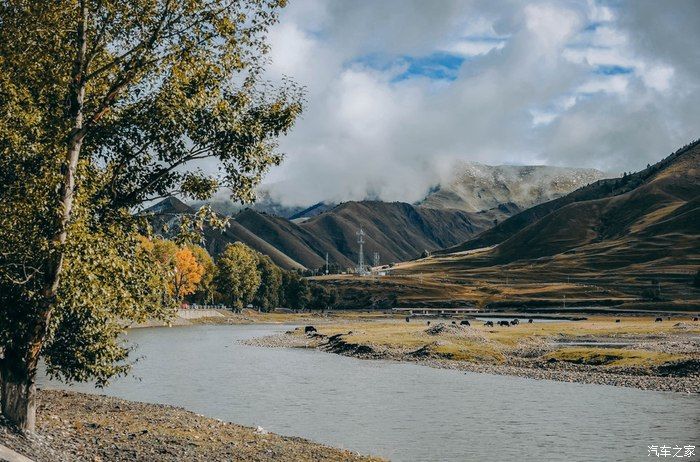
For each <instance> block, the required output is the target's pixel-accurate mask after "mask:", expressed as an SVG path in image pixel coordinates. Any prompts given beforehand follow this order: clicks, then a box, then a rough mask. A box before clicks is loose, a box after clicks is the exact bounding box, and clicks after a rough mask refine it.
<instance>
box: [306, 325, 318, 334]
mask: <svg viewBox="0 0 700 462" xmlns="http://www.w3.org/2000/svg"><path fill="white" fill-rule="evenodd" d="M310 332H316V328H315V327H314V326H306V327H304V333H305V334H308V333H310Z"/></svg>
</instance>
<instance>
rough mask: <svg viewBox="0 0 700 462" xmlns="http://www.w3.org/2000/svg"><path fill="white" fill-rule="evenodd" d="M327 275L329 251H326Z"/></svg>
mask: <svg viewBox="0 0 700 462" xmlns="http://www.w3.org/2000/svg"><path fill="white" fill-rule="evenodd" d="M326 275H328V252H326Z"/></svg>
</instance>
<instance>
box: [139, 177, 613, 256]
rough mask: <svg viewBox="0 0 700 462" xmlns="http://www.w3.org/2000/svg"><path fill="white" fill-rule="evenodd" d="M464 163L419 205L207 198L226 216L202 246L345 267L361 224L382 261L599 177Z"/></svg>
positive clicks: (172, 202)
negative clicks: (241, 246)
mask: <svg viewBox="0 0 700 462" xmlns="http://www.w3.org/2000/svg"><path fill="white" fill-rule="evenodd" d="M463 167H464V168H463V170H462V171H461V173H460V175H459V176H458V177H456V178H455V179H454V181H453V182H452V183H450V184H449V185H448V186H445V187H444V188H442V189H437V190H435V191H433V192H432V193H431V194H430V195H429V196H428V197H427V198H426V200H425V201H423V203H421V204H418V205H411V204H407V203H404V202H382V201H374V200H364V201H350V202H344V203H341V204H338V205H334V204H328V203H324V202H318V203H316V204H314V205H312V206H310V207H307V208H303V207H297V208H289V207H284V206H282V205H280V204H277V203H275V201H273V200H272V199H271V195H270V194H269V193H268V192H264V191H263V193H261V194H259V197H258V202H257V203H256V204H254V205H253V206H252V207H249V208H244V209H241V206H239V205H235V204H233V203H232V202H231V201H221V200H215V201H211V202H209V204H210V205H211V206H212V208H213V209H214V210H215V211H218V212H219V213H222V214H226V215H230V216H231V217H232V220H231V226H230V227H229V228H228V229H226V230H225V231H220V230H207V231H206V233H205V234H206V236H205V237H206V240H207V248H208V250H209V251H210V253H212V254H213V255H216V254H218V253H219V252H221V251H222V250H223V248H224V247H225V245H226V244H227V243H229V242H235V241H241V242H244V243H245V244H247V245H248V246H250V247H251V248H254V249H255V250H257V251H259V252H261V253H264V254H266V255H269V256H270V258H272V260H273V261H274V262H275V263H276V264H278V265H279V266H281V267H283V268H287V269H292V268H296V269H302V268H309V269H312V268H320V267H321V266H323V265H324V264H325V260H326V255H328V260H329V263H331V264H332V265H334V266H337V267H339V268H341V269H345V268H350V267H354V266H355V264H356V262H357V259H358V244H357V236H356V234H355V233H356V232H357V231H358V230H359V229H360V227H362V228H363V229H364V231H365V233H366V236H365V247H364V249H365V258H366V261H367V262H370V263H373V257H374V254H375V252H376V253H377V254H378V256H379V263H381V264H387V263H392V262H399V261H405V260H411V259H414V258H417V257H419V256H420V255H421V254H423V253H424V252H425V251H429V252H433V251H437V250H440V249H443V248H445V247H450V246H455V245H457V244H459V243H462V242H464V241H465V240H467V239H471V238H473V237H474V236H477V235H478V234H479V233H482V232H483V231H485V230H487V229H489V228H491V227H493V226H494V224H497V223H499V222H502V221H503V220H505V219H507V218H508V217H510V216H512V215H513V214H515V213H518V212H520V211H521V210H522V208H523V207H524V206H525V205H527V204H531V203H533V202H536V201H539V200H542V198H545V197H549V196H550V195H556V194H560V193H562V192H563V191H566V190H567V188H568V189H571V188H573V187H574V185H576V184H578V183H582V182H584V181H587V180H588V179H590V178H592V177H594V176H597V175H601V174H600V172H597V171H591V170H577V169H558V168H550V167H510V166H501V167H490V166H485V165H474V164H465V165H464V166H463ZM449 191H451V192H452V194H451V195H450V194H448V192H449ZM470 194H473V197H471V196H469V195H470ZM530 196H532V197H530ZM513 201H517V202H513ZM195 205H196V206H199V205H201V204H195ZM452 206H454V207H452ZM151 211H158V212H159V213H160V214H161V217H160V218H159V219H158V220H159V222H160V223H167V222H168V220H170V221H174V218H173V217H174V216H175V215H176V214H177V213H192V212H193V209H192V208H191V207H189V206H187V205H186V204H183V203H182V202H180V201H178V200H177V199H174V198H168V199H166V200H164V201H163V202H161V203H159V204H156V205H155V206H154V207H153V208H152V210H151ZM165 217H169V218H167V219H166V218H165Z"/></svg>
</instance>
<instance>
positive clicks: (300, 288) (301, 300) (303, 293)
mask: <svg viewBox="0 0 700 462" xmlns="http://www.w3.org/2000/svg"><path fill="white" fill-rule="evenodd" d="M281 294H282V304H283V305H284V306H286V307H288V308H292V309H295V310H303V309H304V308H306V307H307V306H308V305H309V302H310V301H311V290H310V289H309V283H308V282H307V280H306V279H304V278H303V277H301V276H300V275H299V273H297V272H295V271H285V272H284V273H282V290H281Z"/></svg>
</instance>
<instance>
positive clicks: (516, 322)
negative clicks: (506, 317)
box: [510, 319, 520, 326]
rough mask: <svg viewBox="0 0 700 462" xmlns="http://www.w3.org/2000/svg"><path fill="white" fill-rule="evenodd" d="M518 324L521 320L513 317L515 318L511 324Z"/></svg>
mask: <svg viewBox="0 0 700 462" xmlns="http://www.w3.org/2000/svg"><path fill="white" fill-rule="evenodd" d="M518 324H520V320H519V319H513V320H512V321H511V322H510V325H511V326H517V325H518Z"/></svg>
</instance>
